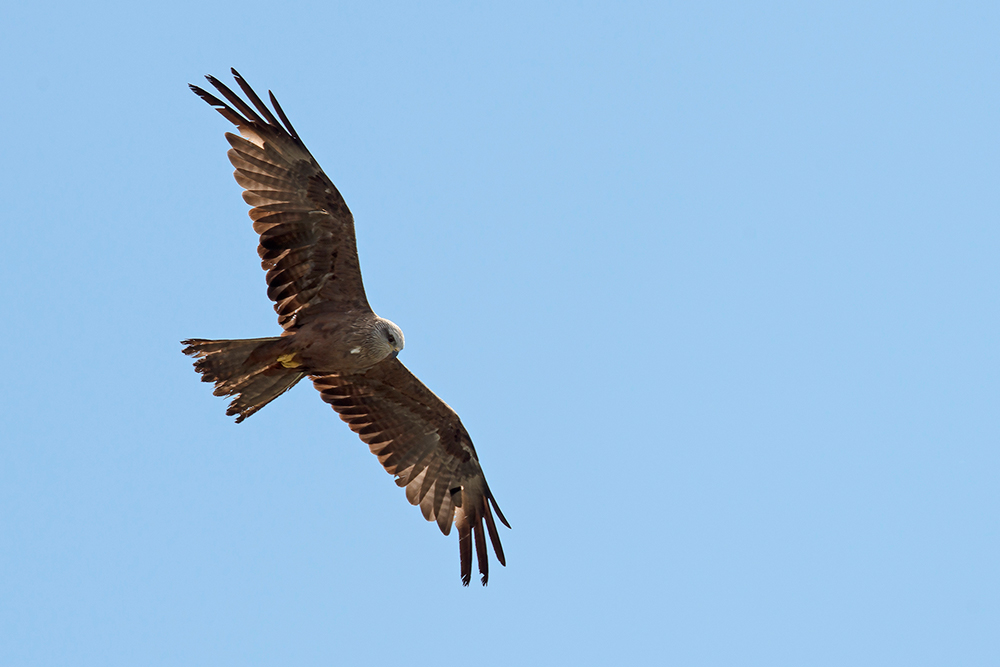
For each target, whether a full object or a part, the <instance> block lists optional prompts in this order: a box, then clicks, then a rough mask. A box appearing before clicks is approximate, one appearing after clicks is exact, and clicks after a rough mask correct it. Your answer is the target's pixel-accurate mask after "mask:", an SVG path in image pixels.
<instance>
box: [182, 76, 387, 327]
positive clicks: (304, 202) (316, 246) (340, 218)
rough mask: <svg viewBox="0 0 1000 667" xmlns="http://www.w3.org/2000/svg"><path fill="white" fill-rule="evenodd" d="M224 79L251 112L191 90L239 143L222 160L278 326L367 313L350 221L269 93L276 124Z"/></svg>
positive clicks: (233, 100)
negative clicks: (254, 242) (320, 309)
mask: <svg viewBox="0 0 1000 667" xmlns="http://www.w3.org/2000/svg"><path fill="white" fill-rule="evenodd" d="M232 72H233V76H234V77H235V78H236V82H237V83H238V84H239V86H240V88H241V89H242V90H243V93H244V94H245V95H246V96H247V98H248V99H249V100H250V102H251V103H252V104H253V107H251V106H250V105H249V104H247V103H246V102H245V101H244V100H243V99H242V98H240V97H239V96H238V95H236V94H235V93H234V92H233V91H232V90H230V89H229V88H228V87H226V85H225V84H223V83H222V82H221V81H219V80H218V79H216V78H215V77H212V76H209V77H206V78H207V79H208V81H209V83H211V84H212V85H213V86H215V88H216V89H217V90H218V91H219V93H221V94H222V96H223V97H225V98H226V100H227V101H228V102H229V104H227V103H226V102H223V101H222V100H220V99H219V98H217V97H215V96H214V95H212V94H210V93H208V92H206V91H205V90H203V89H201V88H199V87H198V86H191V90H193V91H194V92H195V93H196V94H197V95H198V96H199V97H201V98H202V99H203V100H205V101H206V102H208V103H209V104H210V105H212V106H213V107H215V109H216V111H218V112H219V113H220V114H222V116H223V117H224V118H226V120H228V121H229V122H231V123H233V124H234V125H235V126H236V127H237V128H238V129H239V132H240V135H242V136H236V135H234V134H231V133H229V132H227V133H226V139H228V140H229V143H230V145H231V146H232V148H231V149H230V151H229V160H230V162H232V163H233V166H234V167H236V171H235V172H234V176H235V177H236V181H237V182H238V183H239V184H240V185H241V186H243V188H244V192H243V199H244V200H245V201H246V202H247V203H248V204H250V205H251V206H252V207H253V208H252V209H250V217H251V218H252V219H253V228H254V231H256V232H257V233H258V234H259V235H260V245H259V246H258V248H257V252H258V253H259V254H260V258H261V266H262V267H263V268H264V270H265V271H267V296H268V297H269V298H270V299H271V300H272V301H274V310H275V311H276V312H277V313H278V322H279V324H281V326H282V327H284V328H286V329H288V328H289V327H291V326H292V325H293V324H294V323H295V318H296V316H297V315H299V314H300V313H301V312H302V311H304V310H306V309H308V308H310V307H314V306H316V305H318V304H321V303H323V304H328V305H329V306H331V308H332V309H333V310H336V311H338V312H344V311H347V310H371V309H370V307H369V306H368V300H367V298H366V297H365V288H364V285H363V284H362V282H361V267H360V265H359V263H358V250H357V244H356V241H355V237H354V217H353V216H352V215H351V211H350V209H348V208H347V204H346V203H345V202H344V198H343V197H341V195H340V192H339V191H338V190H337V188H336V187H335V186H334V185H333V182H331V181H330V179H329V177H327V175H326V174H325V173H323V170H322V169H321V168H320V166H319V164H318V163H317V162H316V160H315V159H314V158H313V156H312V155H310V153H309V151H308V149H306V147H305V144H303V143H302V140H301V139H300V138H299V136H298V134H296V132H295V129H294V128H293V127H292V124H291V123H289V122H288V118H286V117H285V113H284V111H282V109H281V107H280V106H279V105H278V101H277V100H276V99H275V98H274V95H273V94H270V93H269V94H270V99H271V104H272V106H273V107H274V111H275V112H276V113H277V115H278V117H280V118H281V121H279V120H278V118H276V117H275V115H274V113H272V112H271V110H270V109H268V107H267V105H265V104H264V103H263V102H262V101H261V99H260V98H259V97H258V96H257V94H256V93H255V92H254V91H253V89H252V88H250V86H249V85H248V84H247V82H246V81H244V80H243V77H242V76H240V74H239V72H237V71H236V70H235V69H234V70H232ZM230 105H232V106H230ZM254 107H255V108H256V110H255V109H254Z"/></svg>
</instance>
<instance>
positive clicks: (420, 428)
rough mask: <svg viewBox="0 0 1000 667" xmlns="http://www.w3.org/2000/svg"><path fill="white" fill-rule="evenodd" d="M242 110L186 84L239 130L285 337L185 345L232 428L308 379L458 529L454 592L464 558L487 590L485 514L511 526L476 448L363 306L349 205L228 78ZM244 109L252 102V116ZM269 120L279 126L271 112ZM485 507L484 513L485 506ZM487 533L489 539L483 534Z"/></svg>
mask: <svg viewBox="0 0 1000 667" xmlns="http://www.w3.org/2000/svg"><path fill="white" fill-rule="evenodd" d="M232 73H233V76H234V77H235V79H236V83H237V84H239V87H240V89H241V90H242V91H243V94H244V95H246V97H247V99H248V100H249V102H250V103H249V104H248V103H247V102H246V101H244V100H243V99H242V98H241V97H240V96H239V95H237V94H236V93H234V92H233V91H232V90H230V89H229V88H228V87H226V85H225V84H223V83H222V82H221V81H219V80H218V79H216V78H215V77H213V76H208V77H206V78H207V79H208V82H209V83H211V84H212V86H214V87H215V89H216V90H217V91H218V93H219V94H221V95H222V97H224V98H225V100H226V101H222V100H220V99H219V98H218V97H215V96H214V95H212V94H211V93H208V92H207V91H205V90H203V89H202V88H199V87H198V86H194V85H192V86H191V90H192V91H194V92H195V94H197V95H198V96H199V97H201V98H202V99H203V100H205V101H206V102H208V104H210V105H211V106H212V107H214V108H215V110H216V111H218V112H219V113H220V114H222V116H223V117H224V118H225V119H226V120H228V121H229V122H231V123H232V124H233V125H235V126H236V128H237V130H238V131H239V136H237V135H235V134H231V133H229V132H227V133H226V139H228V140H229V144H230V146H232V148H230V150H229V153H228V155H229V160H230V162H232V164H233V166H234V167H235V168H236V171H235V172H234V176H235V177H236V181H237V182H238V183H239V184H240V185H241V186H242V187H243V189H244V192H243V199H244V201H246V203H247V204H249V205H250V206H251V207H252V208H251V209H250V218H251V219H252V220H253V228H254V231H255V232H257V234H259V236H260V239H259V246H258V248H257V252H258V254H259V255H260V259H261V267H262V268H263V269H264V270H265V271H266V272H267V296H268V297H269V298H270V299H271V300H272V301H273V302H274V310H275V311H276V312H277V314H278V324H279V325H281V327H282V329H283V330H284V331H283V332H282V333H281V335H280V336H274V337H271V338H251V339H243V340H204V339H199V338H192V339H190V340H185V341H182V344H183V345H184V346H185V348H184V350H183V352H184V354H187V355H190V356H192V357H195V358H196V361H195V363H194V367H195V369H196V370H197V371H198V372H199V373H201V375H202V380H203V381H204V382H213V383H215V391H214V393H215V395H216V396H232V397H233V400H232V402H231V403H230V404H229V409H228V410H227V411H226V414H228V415H237V417H236V421H237V422H241V421H243V420H244V419H246V418H247V417H249V416H250V415H252V414H253V413H255V412H257V411H258V410H260V409H261V408H262V407H264V406H265V405H267V404H268V403H270V402H271V401H273V400H274V399H275V398H277V397H278V396H280V395H281V394H283V393H285V392H286V391H288V390H289V389H291V388H292V387H293V386H294V385H295V384H296V383H297V382H298V381H299V380H301V379H302V378H304V377H307V376H308V377H309V379H310V380H312V383H313V386H314V387H316V389H317V390H318V391H319V393H320V396H321V397H322V399H323V400H324V401H326V402H327V403H329V404H330V405H331V406H332V407H333V409H334V410H335V411H336V412H337V414H338V415H340V418H341V419H342V420H343V421H345V422H347V424H348V426H350V428H351V430H352V431H354V432H355V433H357V434H358V436H360V438H361V440H362V441H364V443H365V444H367V445H368V446H369V448H370V449H371V451H372V453H373V454H375V455H376V456H377V457H378V460H379V463H381V464H382V466H383V467H384V468H385V471H386V472H388V473H389V474H390V475H393V476H395V480H396V484H398V485H399V486H402V487H405V489H406V499H407V500H409V501H410V503H412V504H413V505H418V506H419V507H420V510H421V512H422V513H423V515H424V518H425V519H427V520H428V521H435V522H437V525H438V527H439V528H440V529H441V532H442V533H444V534H445V535H448V534H449V533H450V532H451V527H452V524H454V525H455V528H456V529H457V531H458V550H459V557H460V560H461V574H462V583H463V584H464V585H466V586H468V585H469V580H470V578H471V576H472V548H473V542H474V543H475V550H476V559H477V562H478V567H479V572H480V574H481V575H482V583H483V585H484V586H485V585H486V582H487V581H488V579H489V557H488V555H487V546H486V533H487V532H488V533H489V538H490V542H491V543H492V545H493V551H494V553H495V554H496V558H497V560H498V561H499V562H500V564H501V565H506V562H505V560H504V555H503V547H502V546H501V545H500V536H499V535H498V534H497V527H496V522H495V521H494V518H493V510H495V511H496V515H497V518H499V519H500V521H502V522H503V524H504V525H505V526H507V527H508V528H510V524H509V523H507V520H506V519H505V518H504V516H503V513H502V512H501V511H500V508H499V507H498V506H497V503H496V500H495V499H494V498H493V494H492V493H491V492H490V487H489V485H488V484H487V483H486V477H485V476H484V475H483V469H482V466H480V464H479V457H478V455H477V454H476V448H475V447H473V445H472V439H471V438H470V437H469V433H468V431H466V430H465V427H464V426H462V422H461V420H460V419H459V418H458V415H457V414H456V413H455V411H454V410H452V409H451V408H450V407H449V406H448V405H447V404H446V403H445V402H444V401H442V400H441V399H440V398H438V397H437V396H436V395H435V394H434V393H433V392H432V391H431V390H430V389H428V388H427V387H426V386H425V385H424V384H423V383H422V382H421V381H420V380H418V379H417V378H416V377H415V376H414V375H413V374H412V373H410V371H408V370H407V369H406V367H405V366H404V365H403V364H402V363H401V362H400V361H399V359H397V355H398V354H399V352H400V351H401V350H402V349H403V332H402V331H401V330H400V328H399V327H398V326H396V325H395V324H393V323H392V322H390V321H389V320H387V319H385V318H382V317H379V316H378V315H376V314H375V313H374V312H373V311H372V309H371V307H370V306H369V305H368V299H367V297H366V296H365V289H364V285H363V284H362V282H361V267H360V264H359V262H358V250H357V244H356V242H355V237H354V217H353V216H352V215H351V211H350V210H349V209H348V208H347V204H346V203H345V202H344V198H343V197H341V195H340V192H339V191H338V190H337V188H336V187H335V186H334V184H333V182H332V181H331V180H330V179H329V177H327V175H326V174H325V173H323V170H322V169H321V168H320V166H319V164H318V163H317V162H316V160H315V159H314V158H313V156H312V155H311V154H310V153H309V150H308V149H306V147H305V144H303V143H302V139H301V138H299V135H298V134H297V133H296V131H295V128H294V127H292V124H291V123H289V122H288V118H287V116H285V113H284V111H282V109H281V106H280V105H279V104H278V100H276V99H275V97H274V94H273V93H271V92H270V91H268V95H269V97H270V101H271V106H272V107H273V109H274V111H273V112H272V111H271V109H269V108H268V107H267V105H266V104H264V103H263V102H262V101H261V99H260V97H258V96H257V94H256V93H255V92H254V91H253V89H252V88H251V87H250V86H249V85H248V84H247V82H246V81H245V80H244V79H243V77H242V76H240V74H239V72H237V71H236V70H235V69H233V70H232ZM251 104H252V105H253V106H251ZM275 114H277V116H275ZM491 506H492V510H491ZM484 523H485V529H484Z"/></svg>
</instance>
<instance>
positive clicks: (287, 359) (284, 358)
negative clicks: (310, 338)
mask: <svg viewBox="0 0 1000 667" xmlns="http://www.w3.org/2000/svg"><path fill="white" fill-rule="evenodd" d="M278 363H279V364H281V365H282V366H284V367H285V368H298V367H299V366H301V365H302V362H301V361H299V360H298V359H296V358H295V353H294V352H293V353H292V354H282V355H280V356H279V357H278Z"/></svg>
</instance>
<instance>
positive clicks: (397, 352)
mask: <svg viewBox="0 0 1000 667" xmlns="http://www.w3.org/2000/svg"><path fill="white" fill-rule="evenodd" d="M398 356H399V350H393V351H392V354H390V355H389V358H390V359H395V358H396V357H398Z"/></svg>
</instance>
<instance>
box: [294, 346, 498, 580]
mask: <svg viewBox="0 0 1000 667" xmlns="http://www.w3.org/2000/svg"><path fill="white" fill-rule="evenodd" d="M313 384H314V385H315V387H316V389H318V390H319V392H320V394H321V395H322V396H323V400H324V401H326V402H327V403H329V404H330V405H331V406H333V409H334V410H336V411H337V414H339V415H340V418H341V419H343V420H344V421H345V422H347V424H348V425H349V426H350V427H351V430H352V431H354V432H355V433H357V434H358V435H359V436H360V437H361V439H362V440H363V441H364V442H365V443H366V444H367V445H368V446H369V447H370V448H371V451H372V453H373V454H375V455H376V456H378V459H379V462H380V463H381V464H382V465H383V467H385V470H386V472H388V473H389V474H390V475H394V476H395V477H396V484H398V485H399V486H402V487H405V488H406V498H407V500H409V501H410V503H412V504H414V505H419V506H420V510H421V512H423V515H424V518H425V519H427V520H428V521H436V522H437V524H438V527H439V528H440V529H441V532H442V533H444V534H445V535H447V534H448V533H449V532H451V525H452V523H454V524H455V527H456V528H457V529H458V545H459V555H460V558H461V565H462V583H463V584H465V585H468V584H469V580H470V578H471V576H472V544H473V536H474V537H475V546H476V557H477V560H478V564H479V572H480V574H481V575H482V583H483V585H485V584H486V582H487V580H488V579H489V559H488V556H487V547H486V534H485V532H484V525H483V524H484V522H485V530H486V531H488V532H489V536H490V542H491V543H492V544H493V551H494V552H495V553H496V557H497V560H498V561H500V564H501V565H505V564H506V563H505V561H504V555H503V547H502V546H501V545H500V536H499V535H498V534H497V527H496V523H495V521H494V519H493V513H492V511H491V508H490V506H491V505H492V509H493V510H496V513H497V517H499V519H500V521H502V522H503V524H504V525H505V526H507V527H508V528H510V524H508V523H507V520H506V519H505V518H504V516H503V513H502V512H501V511H500V508H499V507H497V504H496V500H494V498H493V494H492V493H491V492H490V488H489V486H488V485H487V484H486V478H485V476H484V475H483V469H482V467H481V466H480V465H479V457H478V456H477V455H476V449H475V447H473V446H472V439H471V438H470V437H469V433H468V431H466V430H465V427H464V426H462V422H461V420H459V418H458V415H457V414H456V413H455V411H454V410H452V409H451V408H450V407H449V406H448V405H447V404H446V403H445V402H444V401H442V400H441V399H440V398H438V397H437V396H436V395H435V394H434V393H433V392H432V391H431V390H430V389H428V388H427V387H426V386H425V385H424V384H423V383H422V382H421V381H420V380H418V379H417V378H416V377H415V376H414V375H413V374H412V373H410V371H408V370H407V369H406V367H405V366H404V365H403V364H402V363H401V362H400V361H399V360H397V359H395V358H392V359H387V360H385V361H383V362H381V363H379V364H376V365H375V366H373V367H372V368H370V369H369V370H368V371H366V372H365V373H363V374H358V375H318V376H313Z"/></svg>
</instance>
